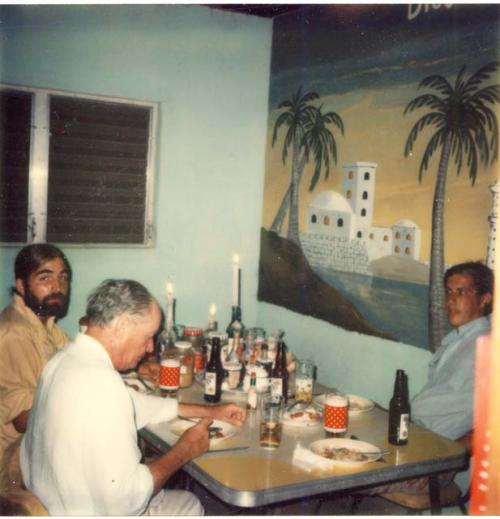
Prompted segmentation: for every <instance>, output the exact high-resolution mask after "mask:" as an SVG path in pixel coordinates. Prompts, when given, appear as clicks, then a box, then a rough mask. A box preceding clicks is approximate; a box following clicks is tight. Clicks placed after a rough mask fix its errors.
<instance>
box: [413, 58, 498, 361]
mask: <svg viewBox="0 0 500 519" xmlns="http://www.w3.org/2000/svg"><path fill="white" fill-rule="evenodd" d="M498 66H499V64H498V63H496V62H492V63H488V64H487V65H485V66H484V67H481V68H480V69H479V70H477V71H476V72H475V73H474V74H472V75H471V76H470V77H469V78H468V79H466V77H465V74H466V66H465V65H464V66H463V67H462V68H461V69H460V72H459V73H458V75H457V77H456V80H455V83H454V84H450V83H449V82H448V80H447V79H446V78H444V77H443V76H441V75H438V74H435V75H431V76H427V77H426V78H425V79H423V80H422V81H421V83H420V85H419V87H420V88H424V87H427V88H429V89H431V90H433V91H435V92H436V93H426V94H422V95H420V96H418V97H416V98H415V99H413V100H411V101H410V102H409V103H408V105H407V106H406V108H405V111H404V113H405V114H408V113H410V112H412V111H414V110H418V109H427V110H428V111H427V113H425V115H423V116H422V117H421V118H420V119H419V120H418V121H417V122H416V123H415V124H414V126H413V128H412V129H411V131H410V134H409V136H408V139H407V141H406V146H405V156H406V157H408V156H409V155H410V154H411V153H412V150H413V145H414V142H415V140H416V139H417V137H418V136H419V134H420V133H421V132H423V131H424V130H425V129H426V128H428V127H432V128H433V130H434V133H433V134H432V136H431V137H430V139H429V141H428V143H427V146H426V148H425V151H424V154H423V156H422V162H421V164H420V168H419V180H421V179H422V175H423V174H424V172H425V171H426V170H427V168H428V166H429V160H430V158H431V156H432V154H433V153H434V152H435V151H436V150H438V149H439V148H441V156H440V159H439V167H438V171H437V178H436V187H435V191H434V202H433V211H432V239H431V269H430V279H429V336H430V347H431V350H432V351H435V350H436V349H437V347H438V346H439V345H440V344H441V339H442V338H443V337H444V335H445V333H446V312H445V301H444V299H445V298H444V287H443V283H442V280H443V276H444V205H445V200H446V194H445V192H446V177H447V173H448V166H449V163H450V160H454V161H455V163H456V165H457V174H459V173H460V170H461V168H462V165H463V163H464V159H465V160H466V168H467V169H468V170H469V179H470V182H471V184H472V185H474V183H475V181H476V176H477V173H478V163H479V162H483V163H484V164H486V165H488V164H491V163H493V162H494V161H495V160H496V159H497V156H498V123H497V119H496V116H495V112H494V104H495V102H497V103H498V101H499V100H500V99H499V96H500V85H498V84H495V85H491V84H489V85H488V84H485V83H487V82H488V81H491V79H492V76H493V75H494V73H495V72H496V70H498Z"/></svg>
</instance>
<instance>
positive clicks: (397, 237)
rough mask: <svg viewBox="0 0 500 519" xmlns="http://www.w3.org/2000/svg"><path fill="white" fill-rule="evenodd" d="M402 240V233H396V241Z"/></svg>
mask: <svg viewBox="0 0 500 519" xmlns="http://www.w3.org/2000/svg"><path fill="white" fill-rule="evenodd" d="M400 238H401V233H400V232H399V231H398V232H397V233H396V240H399V239H400Z"/></svg>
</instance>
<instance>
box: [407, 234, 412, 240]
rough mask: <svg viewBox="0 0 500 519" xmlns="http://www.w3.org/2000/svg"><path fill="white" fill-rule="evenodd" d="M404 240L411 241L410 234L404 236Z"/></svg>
mask: <svg viewBox="0 0 500 519" xmlns="http://www.w3.org/2000/svg"><path fill="white" fill-rule="evenodd" d="M406 240H407V241H411V234H410V233H408V234H407V235H406Z"/></svg>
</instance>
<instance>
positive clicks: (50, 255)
mask: <svg viewBox="0 0 500 519" xmlns="http://www.w3.org/2000/svg"><path fill="white" fill-rule="evenodd" d="M56 258H61V259H62V261H63V262H64V264H65V266H66V269H67V270H68V275H69V278H70V279H71V268H70V266H69V262H68V260H67V258H66V256H65V255H64V253H63V252H62V251H61V250H60V249H58V248H57V247H56V246H55V245H52V244H50V243H33V244H31V245H27V246H26V247H24V248H23V249H21V250H20V251H19V253H18V255H17V256H16V262H15V266H14V273H15V276H16V279H22V280H23V281H25V282H26V281H27V280H28V276H29V275H30V274H31V273H32V272H34V271H35V270H36V269H37V268H38V267H39V266H40V265H41V264H42V263H45V262H46V261H50V260H53V259H56Z"/></svg>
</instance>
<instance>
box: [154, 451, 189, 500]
mask: <svg viewBox="0 0 500 519" xmlns="http://www.w3.org/2000/svg"><path fill="white" fill-rule="evenodd" d="M190 459H191V456H190V454H189V449H188V448H187V446H186V445H184V444H182V443H178V444H177V445H175V446H174V447H172V448H171V449H170V450H169V451H168V452H166V453H165V454H163V455H162V456H160V457H158V458H156V459H155V460H154V461H152V462H150V463H148V464H147V465H148V467H149V470H150V471H151V474H152V476H153V486H154V488H153V494H156V492H158V491H159V490H160V489H161V488H163V486H164V485H165V483H166V482H167V480H168V479H169V478H170V476H172V474H174V473H175V472H177V471H178V470H179V469H180V468H181V467H182V466H183V465H184V464H185V463H187V462H188V461H190Z"/></svg>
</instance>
